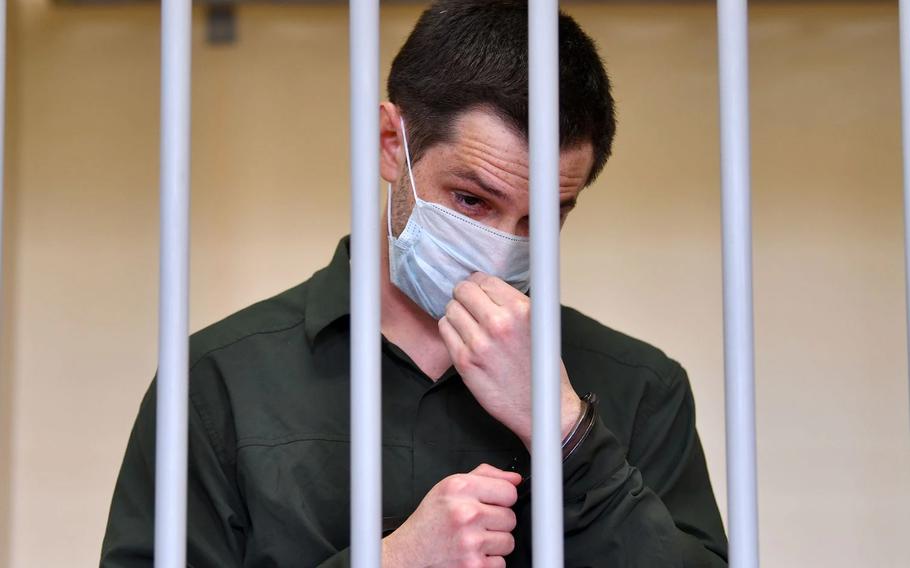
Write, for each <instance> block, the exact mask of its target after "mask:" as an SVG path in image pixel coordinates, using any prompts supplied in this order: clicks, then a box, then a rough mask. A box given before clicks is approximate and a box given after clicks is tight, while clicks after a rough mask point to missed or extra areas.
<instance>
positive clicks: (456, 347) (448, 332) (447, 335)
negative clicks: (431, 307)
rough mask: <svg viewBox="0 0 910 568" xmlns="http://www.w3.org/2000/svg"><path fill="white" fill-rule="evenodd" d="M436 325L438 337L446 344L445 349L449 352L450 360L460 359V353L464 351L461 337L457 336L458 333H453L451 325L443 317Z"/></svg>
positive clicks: (453, 329)
mask: <svg viewBox="0 0 910 568" xmlns="http://www.w3.org/2000/svg"><path fill="white" fill-rule="evenodd" d="M437 325H438V326H439V335H440V336H441V337H442V341H443V342H444V343H445V344H446V349H448V350H449V354H450V355H451V356H452V360H453V361H457V360H459V359H460V358H461V352H462V351H463V350H464V349H465V344H464V341H463V340H462V339H461V336H460V335H458V332H457V331H455V328H454V327H452V324H451V323H450V322H449V320H448V319H446V317H445V316H443V317H442V318H440V320H439V322H438V323H437Z"/></svg>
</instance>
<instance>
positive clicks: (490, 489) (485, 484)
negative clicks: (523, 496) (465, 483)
mask: <svg viewBox="0 0 910 568" xmlns="http://www.w3.org/2000/svg"><path fill="white" fill-rule="evenodd" d="M468 478H469V479H470V482H469V483H470V487H469V489H468V490H469V491H470V492H471V494H472V495H473V496H474V497H475V498H476V499H477V500H478V501H480V502H481V503H485V504H487V505H496V506H498V507H511V506H512V505H514V504H515V502H516V501H518V489H516V488H515V485H513V484H512V483H511V482H510V481H506V480H505V479H496V478H493V477H484V476H482V475H473V476H468Z"/></svg>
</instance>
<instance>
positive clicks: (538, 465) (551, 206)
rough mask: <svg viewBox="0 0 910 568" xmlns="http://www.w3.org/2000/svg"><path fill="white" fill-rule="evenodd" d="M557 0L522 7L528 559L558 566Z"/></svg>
mask: <svg viewBox="0 0 910 568" xmlns="http://www.w3.org/2000/svg"><path fill="white" fill-rule="evenodd" d="M558 15H559V1H558V0H530V2H529V5H528V66H529V69H528V75H529V77H528V80H529V83H528V97H529V109H530V111H529V121H530V124H529V144H530V161H531V229H530V230H531V374H532V386H533V405H532V406H533V425H532V433H533V439H532V442H531V455H532V456H533V457H532V460H531V484H532V488H531V490H532V492H533V495H534V498H533V499H532V500H531V503H532V506H531V507H532V508H531V514H532V522H531V524H532V527H531V530H532V533H533V535H534V541H533V545H532V554H533V558H534V565H535V566H562V565H563V562H564V560H563V559H564V556H563V503H562V432H561V420H560V410H561V409H560V398H561V397H560V381H559V375H560V361H561V355H560V353H561V347H560V346H561V340H560V335H561V333H560V323H561V322H560V312H559V23H558Z"/></svg>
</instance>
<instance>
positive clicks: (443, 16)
mask: <svg viewBox="0 0 910 568" xmlns="http://www.w3.org/2000/svg"><path fill="white" fill-rule="evenodd" d="M559 87H560V95H559V107H560V108H559V115H560V119H559V134H560V147H561V148H564V149H565V148H570V147H572V146H575V145H577V144H583V143H585V142H591V144H592V145H593V148H594V166H593V167H592V168H591V173H590V175H589V177H588V180H587V184H590V183H591V182H592V181H594V179H595V178H596V177H597V175H598V174H599V173H600V171H601V170H602V169H603V166H604V164H605V163H606V161H607V158H608V157H609V156H610V152H611V148H612V145H613V136H614V134H615V133H616V117H615V112H614V108H613V96H612V95H611V94H610V80H609V77H608V76H607V72H606V70H605V69H604V65H603V62H602V61H601V59H600V56H599V55H598V54H597V47H596V46H595V44H594V41H593V40H592V39H591V38H590V37H588V35H587V34H585V32H584V31H582V29H581V28H580V27H579V25H578V24H577V23H576V22H575V20H573V19H572V18H571V17H569V16H568V15H566V14H564V13H562V12H560V14H559ZM388 92H389V100H390V101H391V102H392V103H394V104H395V105H397V106H398V107H399V108H400V109H401V112H402V113H403V114H404V116H405V120H406V121H407V127H408V143H409V144H410V146H411V152H412V157H413V158H414V160H415V161H416V160H418V159H420V156H421V155H422V154H423V153H424V152H426V150H427V149H429V148H430V147H431V146H433V145H434V144H436V143H438V142H445V141H448V140H449V136H450V135H451V124H452V121H453V120H455V119H456V118H457V117H458V115H460V114H461V113H463V112H465V111H468V110H472V109H475V108H488V109H490V110H491V111H493V112H495V113H496V114H498V115H499V116H500V117H501V118H502V119H503V120H504V121H506V122H507V123H509V124H510V125H511V126H513V127H514V128H515V129H516V130H517V131H518V132H519V133H521V134H522V135H524V137H525V138H527V136H528V3H527V2H526V1H521V0H437V1H436V2H433V4H431V5H430V7H429V8H427V9H426V10H425V11H424V12H423V14H422V15H421V16H420V19H419V20H418V22H417V25H416V26H415V27H414V30H413V31H412V32H411V35H410V36H409V37H408V39H407V41H406V42H405V44H404V46H403V47H402V48H401V50H400V51H399V52H398V55H396V56H395V60H394V61H393V62H392V70H391V72H390V73H389V80H388Z"/></svg>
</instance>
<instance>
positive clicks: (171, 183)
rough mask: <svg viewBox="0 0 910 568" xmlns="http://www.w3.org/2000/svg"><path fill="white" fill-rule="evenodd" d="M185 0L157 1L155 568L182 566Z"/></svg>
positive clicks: (186, 169) (187, 5) (186, 147)
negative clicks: (158, 198)
mask: <svg viewBox="0 0 910 568" xmlns="http://www.w3.org/2000/svg"><path fill="white" fill-rule="evenodd" d="M191 21H192V13H191V5H190V0H163V1H162V4H161V174H160V175H161V179H160V184H161V269H160V270H161V273H160V278H161V282H160V290H159V305H158V310H159V311H158V316H159V328H158V387H157V388H158V390H157V418H156V420H157V425H156V428H157V430H156V440H157V441H156V447H155V567H156V568H183V567H185V566H186V478H187V405H188V390H187V380H188V357H189V355H188V352H189V324H188V312H189V301H188V288H189V201H190V188H189V182H190V180H189V170H190V49H191V48H190V40H191V28H190V26H191Z"/></svg>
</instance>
